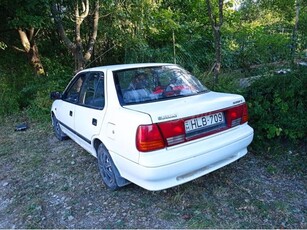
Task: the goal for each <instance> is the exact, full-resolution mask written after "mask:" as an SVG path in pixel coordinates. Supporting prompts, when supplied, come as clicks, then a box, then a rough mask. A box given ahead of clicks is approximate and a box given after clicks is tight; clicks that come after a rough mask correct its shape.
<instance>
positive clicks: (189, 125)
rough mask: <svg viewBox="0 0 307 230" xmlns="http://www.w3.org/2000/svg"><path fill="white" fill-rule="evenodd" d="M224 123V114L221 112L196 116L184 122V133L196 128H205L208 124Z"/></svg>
mask: <svg viewBox="0 0 307 230" xmlns="http://www.w3.org/2000/svg"><path fill="white" fill-rule="evenodd" d="M222 123H224V114H223V113H222V112H219V113H214V114H210V115H206V116H203V117H196V118H193V119H190V120H186V121H185V122H184V125H185V131H186V133H190V132H193V131H196V130H200V129H205V128H207V127H210V126H214V125H219V124H222Z"/></svg>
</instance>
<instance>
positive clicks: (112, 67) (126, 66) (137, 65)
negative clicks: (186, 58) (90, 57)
mask: <svg viewBox="0 0 307 230" xmlns="http://www.w3.org/2000/svg"><path fill="white" fill-rule="evenodd" d="M167 65H173V66H176V65H175V64H171V63H135V64H119V65H107V66H97V67H92V68H88V69H84V70H82V71H80V72H83V71H107V70H111V71H114V70H121V69H134V68H142V67H154V66H167Z"/></svg>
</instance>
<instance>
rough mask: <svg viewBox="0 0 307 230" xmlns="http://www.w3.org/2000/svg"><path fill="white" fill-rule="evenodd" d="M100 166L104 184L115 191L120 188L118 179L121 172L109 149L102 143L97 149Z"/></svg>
mask: <svg viewBox="0 0 307 230" xmlns="http://www.w3.org/2000/svg"><path fill="white" fill-rule="evenodd" d="M97 158H98V167H99V171H100V174H101V176H102V180H103V182H104V184H105V185H106V186H107V187H108V188H109V189H111V190H112V191H115V190H117V189H119V185H118V184H117V180H118V179H119V173H118V170H117V168H116V166H115V165H114V163H113V160H112V158H111V156H110V154H109V152H108V150H107V149H106V148H105V147H104V146H103V144H100V145H99V147H98V151H97Z"/></svg>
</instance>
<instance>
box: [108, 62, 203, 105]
mask: <svg viewBox="0 0 307 230" xmlns="http://www.w3.org/2000/svg"><path fill="white" fill-rule="evenodd" d="M113 76H114V81H115V84H116V85H117V87H116V89H117V94H118V97H119V99H120V102H121V104H123V105H128V104H137V103H145V102H153V101H157V100H167V99H172V98H177V97H184V96H191V95H196V94H199V93H202V92H206V91H208V90H207V88H206V87H205V86H203V85H202V84H201V82H200V81H199V80H198V79H197V78H196V77H194V76H193V75H191V74H190V73H189V72H188V71H186V70H184V69H182V68H180V67H177V66H158V67H157V66H155V67H146V68H136V69H125V70H120V71H114V72H113Z"/></svg>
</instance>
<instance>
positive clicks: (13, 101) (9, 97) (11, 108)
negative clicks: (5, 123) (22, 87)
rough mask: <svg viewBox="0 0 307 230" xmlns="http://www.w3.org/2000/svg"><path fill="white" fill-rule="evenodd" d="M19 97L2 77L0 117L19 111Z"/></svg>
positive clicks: (0, 85) (0, 82)
mask: <svg viewBox="0 0 307 230" xmlns="http://www.w3.org/2000/svg"><path fill="white" fill-rule="evenodd" d="M18 99H19V95H18V93H17V90H16V89H15V88H12V86H11V85H9V84H8V83H7V82H6V79H5V78H4V77H1V81H0V116H3V115H9V114H13V113H16V112H17V111H18V110H19V105H18Z"/></svg>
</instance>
